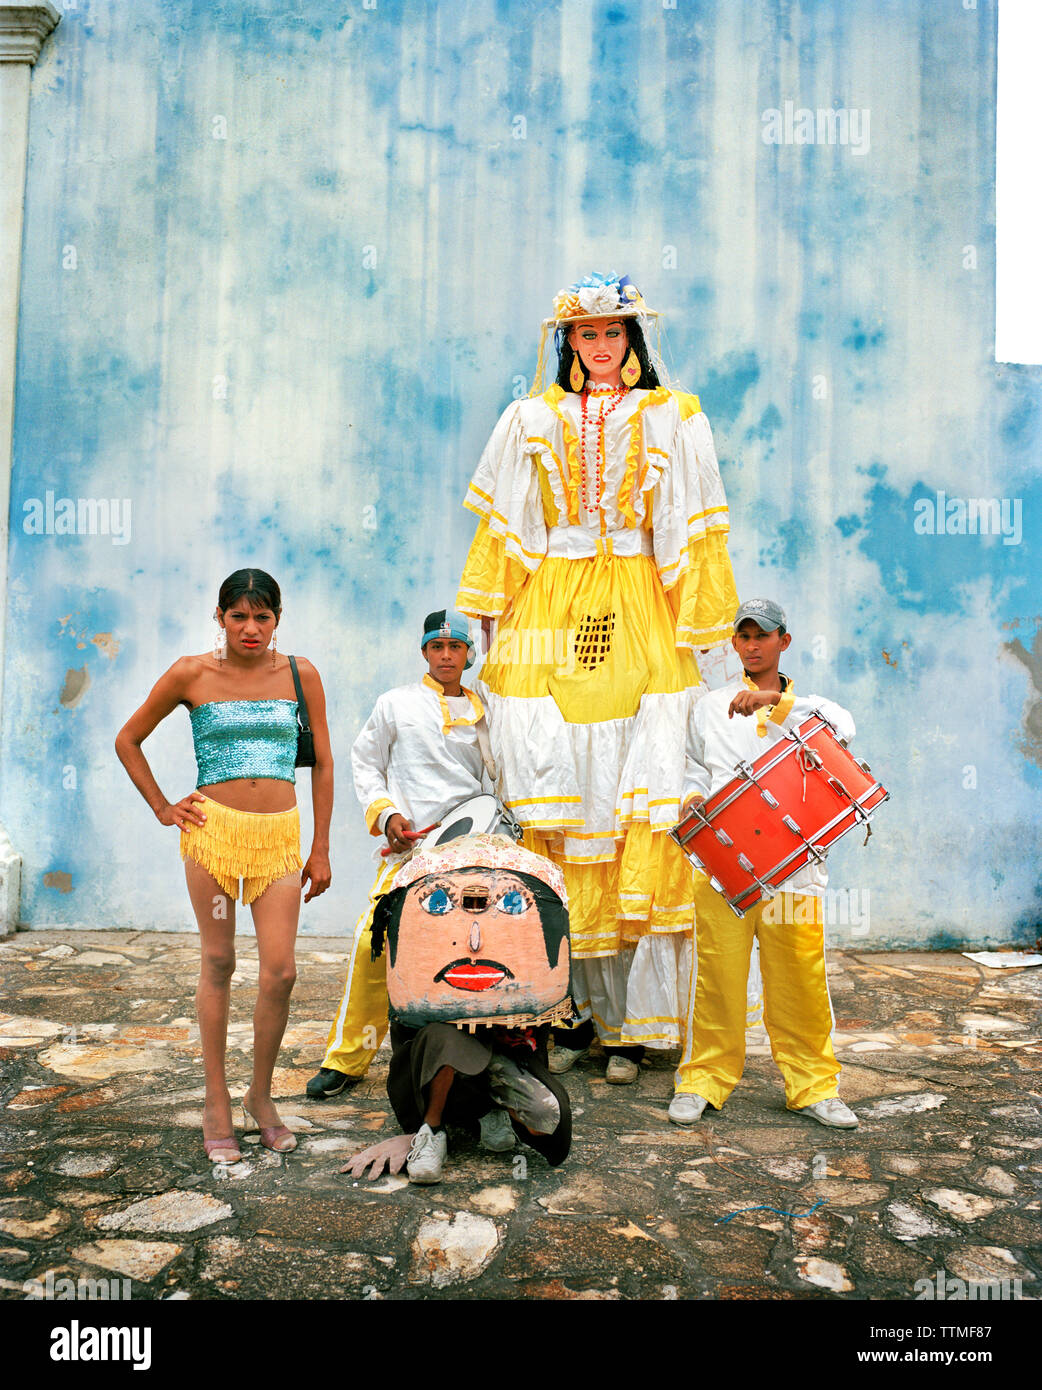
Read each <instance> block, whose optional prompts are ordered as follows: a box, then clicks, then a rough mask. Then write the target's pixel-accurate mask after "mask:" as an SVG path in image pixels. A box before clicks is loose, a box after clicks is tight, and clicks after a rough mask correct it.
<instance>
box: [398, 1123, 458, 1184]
mask: <svg viewBox="0 0 1042 1390" xmlns="http://www.w3.org/2000/svg"><path fill="white" fill-rule="evenodd" d="M448 1147H449V1145H448V1140H447V1139H446V1138H445V1131H444V1130H443V1129H439V1130H438V1132H437V1133H436V1134H435V1133H434V1131H433V1130H432V1129H431V1127H430V1125H421V1126H420V1128H419V1131H418V1133H417V1134H416V1137H415V1138H414V1139H413V1141H412V1148H411V1149H410V1150H409V1157H408V1158H407V1159H406V1160H405V1168H406V1171H407V1172H408V1174H409V1181H410V1182H421V1183H430V1182H441V1174H442V1169H443V1168H444V1167H445V1154H446V1152H447V1150H448Z"/></svg>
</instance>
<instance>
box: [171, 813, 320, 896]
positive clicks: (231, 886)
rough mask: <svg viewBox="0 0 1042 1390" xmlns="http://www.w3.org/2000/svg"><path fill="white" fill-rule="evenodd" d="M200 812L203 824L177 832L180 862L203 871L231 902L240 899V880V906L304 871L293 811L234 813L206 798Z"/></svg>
mask: <svg viewBox="0 0 1042 1390" xmlns="http://www.w3.org/2000/svg"><path fill="white" fill-rule="evenodd" d="M195 804H196V805H197V806H199V805H200V803H199V802H196V803H195ZM201 809H202V811H203V813H204V815H205V816H206V823H205V824H204V825H193V826H192V828H191V829H190V830H182V831H181V858H182V859H192V860H194V861H195V863H196V864H198V865H200V866H201V867H202V868H204V869H205V870H206V871H207V873H208V874H210V875H211V877H213V878H214V879H216V881H217V883H219V884H220V886H221V888H223V889H224V891H225V892H226V893H227V894H228V896H229V897H230V898H238V896H239V879H240V878H241V879H242V901H243V903H244V904H246V903H252V902H253V901H254V899H256V898H259V897H260V895H261V894H262V893H263V892H264V890H265V888H268V887H270V886H271V884H273V883H274V882H275V881H276V879H280V878H284V877H285V875H286V874H291V873H299V872H300V870H301V869H302V868H303V867H304V862H303V860H302V859H301V857H300V812H299V810H298V809H297V807H296V806H294V807H292V808H291V809H290V810H288V811H274V812H264V811H236V810H233V808H232V807H231V806H222V805H221V803H220V802H219V801H211V800H210V798H209V797H206V799H205V801H204V802H203V803H202V804H201Z"/></svg>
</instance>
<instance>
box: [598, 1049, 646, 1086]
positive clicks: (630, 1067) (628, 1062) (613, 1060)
mask: <svg viewBox="0 0 1042 1390" xmlns="http://www.w3.org/2000/svg"><path fill="white" fill-rule="evenodd" d="M639 1075H640V1067H639V1066H638V1065H637V1063H636V1062H634V1061H633V1059H632V1058H630V1057H618V1056H615V1057H609V1058H608V1065H607V1068H606V1069H605V1072H604V1079H605V1081H607V1082H608V1084H609V1085H610V1086H631V1085H632V1084H633V1082H634V1081H636V1079H637V1077H638V1076H639Z"/></svg>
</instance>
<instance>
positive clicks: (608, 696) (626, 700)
mask: <svg viewBox="0 0 1042 1390" xmlns="http://www.w3.org/2000/svg"><path fill="white" fill-rule="evenodd" d="M675 640H676V618H675V616H674V614H673V610H672V608H671V607H670V604H669V600H668V598H667V597H666V593H665V590H664V589H663V588H662V584H661V582H660V580H659V577H658V571H657V570H656V568H655V562H654V560H653V559H652V558H651V556H650V555H633V556H627V557H620V556H607V555H598V556H595V557H593V558H592V559H589V560H566V559H561V558H557V557H554V558H551V559H547V560H544V561H543V563H542V564H541V565H540V566H539V568H538V569H537V570H536V572H535V574H533V575H532V577H531V579H529V581H528V583H527V584H526V585H525V586H524V588H523V589H522V590H521V592H520V594H518V596H517V599H516V601H515V602H514V604H513V605H512V607H511V609H510V611H509V612H508V613H506V614H505V615H504V616H503V617H502V618H501V619H500V620H499V625H498V628H497V631H496V640H495V642H494V643H493V644H492V650H491V651H490V652H489V655H488V659H487V660H486V662H485V665H484V667H483V668H482V672H481V678H482V680H483V681H484V682H485V684H486V685H487V686H488V688H489V690H491V691H493V692H494V693H495V694H497V695H506V696H511V695H512V696H517V697H520V698H521V699H533V698H538V697H539V696H541V695H552V696H553V699H554V703H555V704H556V705H557V708H558V709H559V710H560V712H561V716H562V718H563V719H564V720H565V721H566V722H567V723H569V724H594V723H599V722H600V721H602V720H607V719H621V718H625V717H626V716H628V715H632V714H636V712H637V708H638V706H639V704H640V700H641V697H642V696H643V695H648V694H670V693H673V692H677V691H681V690H685V689H688V688H690V687H692V686H696V685H698V684H699V683H700V681H699V675H698V669H697V667H696V666H695V662H694V658H693V657H692V655H691V653H690V652H689V651H687V650H686V649H680V650H678V649H677V647H676V646H675V645H674V643H675Z"/></svg>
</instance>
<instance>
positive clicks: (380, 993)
mask: <svg viewBox="0 0 1042 1390" xmlns="http://www.w3.org/2000/svg"><path fill="white" fill-rule="evenodd" d="M398 867H399V861H398V860H397V858H396V859H395V861H394V862H393V863H390V864H381V866H380V869H379V871H378V873H377V875H376V881H375V883H374V884H373V887H372V892H371V893H370V894H369V902H368V903H367V904H366V906H365V908H364V910H363V912H362V915H361V917H359V919H358V922H357V924H356V926H355V930H354V936H353V938H352V941H351V952H350V955H349V956H348V958H347V979H346V981H345V982H344V995H343V998H342V999H341V1000H340V1007H339V1008H338V1009H337V1011H336V1018H334V1020H333V1026H332V1028H330V1030H329V1038H328V1040H327V1042H326V1055H325V1058H324V1060H323V1062H322V1065H323V1066H324V1067H329V1068H330V1070H332V1071H340V1072H343V1073H344V1075H345V1076H364V1075H365V1074H366V1072H367V1071H368V1070H369V1063H370V1062H371V1061H372V1060H373V1058H374V1057H375V1056H376V1054H377V1052H378V1051H379V1049H380V1044H381V1043H382V1042H383V1040H384V1038H385V1037H386V1036H387V1028H388V1023H387V964H386V961H385V958H384V956H381V957H380V958H379V960H371V959H370V956H371V953H372V929H373V911H374V909H375V907H376V899H377V898H378V897H379V896H380V894H381V893H383V892H385V891H386V889H387V887H388V885H389V884H390V881H391V879H392V878H393V877H394V874H395V870H396V869H397V868H398Z"/></svg>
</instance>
